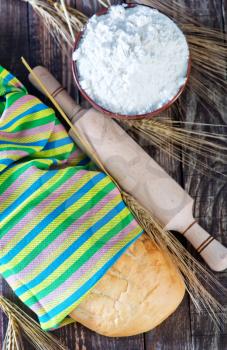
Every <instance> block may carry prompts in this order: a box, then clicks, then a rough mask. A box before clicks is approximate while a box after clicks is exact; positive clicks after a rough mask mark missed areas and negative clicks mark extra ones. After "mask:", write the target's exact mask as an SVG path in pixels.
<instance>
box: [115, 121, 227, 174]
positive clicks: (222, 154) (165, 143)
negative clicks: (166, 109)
mask: <svg viewBox="0 0 227 350" xmlns="http://www.w3.org/2000/svg"><path fill="white" fill-rule="evenodd" d="M121 124H123V125H124V126H125V127H126V128H128V129H129V132H133V131H135V132H136V135H140V136H141V137H142V138H145V139H146V140H148V141H149V143H151V144H152V145H154V146H155V147H157V148H158V149H161V150H162V151H163V152H165V153H167V154H168V155H169V156H172V157H173V158H175V159H176V160H178V161H183V162H184V164H185V165H187V166H190V165H192V163H193V162H195V161H196V162H197V167H198V166H199V170H200V173H202V174H206V175H207V171H209V172H210V175H212V173H213V175H215V174H217V173H218V171H217V170H215V169H212V168H211V167H209V166H208V165H207V164H206V163H205V162H203V161H202V160H200V157H203V158H207V159H210V160H212V161H216V160H217V159H219V161H220V162H222V163H224V164H225V163H226V162H227V146H226V144H227V134H226V133H223V134H218V133H214V132H212V133H211V132H207V131H202V130H195V129H194V127H195V123H189V122H188V123H187V122H184V121H176V120H173V119H169V118H166V117H161V118H159V119H157V118H153V119H143V120H140V121H135V120H134V121H132V120H124V121H121ZM190 126H193V129H192V128H188V127H190ZM196 126H197V127H198V126H199V127H205V126H207V124H205V123H196ZM213 127H220V125H213ZM222 127H223V126H222ZM224 130H226V131H227V126H225V127H224ZM213 139H214V140H215V141H216V143H214V142H213V141H212V140H213ZM217 141H218V143H217ZM179 152H180V153H179ZM182 156H183V159H182ZM219 175H221V177H222V178H223V179H224V178H226V177H227V174H224V173H221V172H219Z"/></svg>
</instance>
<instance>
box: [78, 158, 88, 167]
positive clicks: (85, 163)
mask: <svg viewBox="0 0 227 350" xmlns="http://www.w3.org/2000/svg"><path fill="white" fill-rule="evenodd" d="M90 161H91V159H90V158H89V157H85V158H83V159H82V160H81V161H80V162H78V163H77V164H76V165H77V166H85V165H88V164H89V163H90Z"/></svg>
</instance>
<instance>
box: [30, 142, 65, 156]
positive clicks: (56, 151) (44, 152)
mask: <svg viewBox="0 0 227 350" xmlns="http://www.w3.org/2000/svg"><path fill="white" fill-rule="evenodd" d="M71 150H72V144H68V145H65V146H60V147H57V148H53V149H50V150H45V149H43V150H42V151H41V152H37V153H36V157H41V158H42V157H55V156H58V155H61V154H63V153H64V154H65V153H70V152H71Z"/></svg>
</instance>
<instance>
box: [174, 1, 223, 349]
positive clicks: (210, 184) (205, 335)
mask: <svg viewBox="0 0 227 350" xmlns="http://www.w3.org/2000/svg"><path fill="white" fill-rule="evenodd" d="M180 3H182V1H180ZM185 4H188V6H189V7H190V8H191V9H192V10H193V14H194V18H196V19H197V20H198V21H199V22H200V23H203V24H204V25H208V26H210V27H214V28H219V30H223V24H224V23H223V20H224V15H223V11H222V5H223V4H222V2H221V1H207V0H203V1H196V0H195V1H193V0H190V1H185ZM219 95H220V96H222V95H221V92H219ZM222 102H223V105H224V108H223V107H221V106H220V108H219V110H218V111H217V112H216V113H215V114H214V115H213V116H212V115H211V114H209V113H207V110H206V108H204V106H202V105H201V103H199V102H198V101H196V100H195V98H194V96H193V94H191V95H190V94H188V96H187V104H188V107H187V115H186V116H185V118H186V120H187V121H195V122H210V123H217V124H219V123H220V124H226V123H227V119H226V115H225V111H226V107H227V105H226V100H224V96H223V98H222ZM211 131H212V130H211ZM223 131H224V130H223V129H222V128H220V129H219V132H223ZM208 164H209V166H211V167H215V169H216V170H219V171H222V172H223V173H225V174H226V173H227V166H226V164H223V163H222V162H220V161H218V159H217V160H216V161H215V162H213V163H212V162H211V161H209V162H208ZM183 180H184V186H185V188H186V190H187V191H188V192H189V193H190V194H191V196H192V197H194V198H195V207H194V212H195V217H196V218H197V219H198V220H199V222H200V224H201V225H202V226H203V227H204V228H205V229H206V230H207V231H208V232H210V233H211V234H213V235H214V236H215V237H216V238H218V239H219V240H220V241H222V242H223V243H224V244H225V245H226V244H227V234H226V233H227V206H226V191H227V184H226V183H223V182H220V181H218V180H217V179H211V178H209V177H207V176H205V175H200V174H199V173H198V172H197V171H195V169H193V168H190V169H188V168H186V167H184V168H183ZM189 249H190V247H189ZM191 252H192V253H193V255H194V256H196V257H197V258H198V255H196V254H195V252H194V250H193V249H191ZM216 277H217V278H218V279H219V280H220V281H221V282H222V284H223V285H225V286H226V285H227V273H226V272H225V273H221V274H216ZM207 288H208V289H209V290H210V291H211V288H209V286H207ZM220 301H222V302H224V298H223V299H222V300H220ZM190 317H191V331H192V344H191V347H192V348H193V349H195V350H197V349H198V350H199V349H207V350H213V349H215V350H216V349H217V350H219V349H227V343H226V327H224V328H223V330H222V331H220V330H218V329H217V328H216V327H215V326H214V324H213V322H212V321H211V319H210V317H209V316H208V314H207V312H205V311H204V312H202V314H199V313H198V312H197V311H196V309H195V307H194V305H193V304H192V303H191V305H190Z"/></svg>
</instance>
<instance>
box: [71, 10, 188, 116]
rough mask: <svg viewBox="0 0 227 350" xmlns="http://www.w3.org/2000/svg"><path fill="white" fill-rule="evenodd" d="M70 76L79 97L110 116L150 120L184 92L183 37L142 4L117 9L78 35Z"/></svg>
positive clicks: (105, 12)
mask: <svg viewBox="0 0 227 350" xmlns="http://www.w3.org/2000/svg"><path fill="white" fill-rule="evenodd" d="M73 73H74V77H75V81H76V84H77V86H78V88H79V90H80V91H81V93H82V95H83V96H84V97H85V98H86V99H87V100H88V101H89V102H90V104H91V105H92V106H93V107H94V108H96V109H97V110H99V111H101V112H103V113H104V114H106V115H109V116H111V117H114V118H119V119H121V118H128V119H140V118H150V117H153V116H155V115H157V114H158V113H160V112H162V111H163V110H165V109H167V108H168V107H169V106H170V105H171V104H172V103H174V102H175V101H176V99H177V98H178V97H179V96H180V94H181V93H182V92H183V90H184V88H185V85H186V83H187V81H188V78H189V74H190V54H189V47H188V43H187V40H186V38H185V35H184V34H183V32H182V31H181V30H180V29H179V27H178V26H177V25H176V24H175V22H173V21H172V20H171V19H170V18H169V17H167V16H166V15H164V14H162V13H161V12H159V11H158V10H155V9H153V8H151V7H149V6H146V5H137V4H130V5H116V6H111V7H110V8H109V9H105V10H103V11H101V12H99V13H97V14H96V15H94V16H92V17H91V18H90V19H89V20H88V23H87V24H86V26H85V28H84V30H83V31H82V32H80V33H79V34H78V35H77V38H76V43H75V49H74V52H73Z"/></svg>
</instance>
